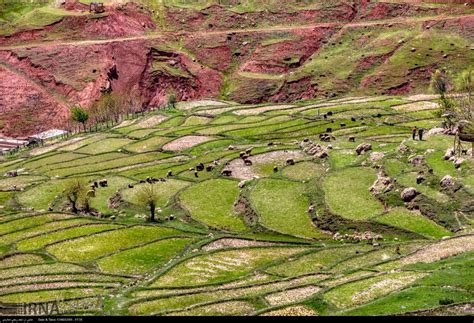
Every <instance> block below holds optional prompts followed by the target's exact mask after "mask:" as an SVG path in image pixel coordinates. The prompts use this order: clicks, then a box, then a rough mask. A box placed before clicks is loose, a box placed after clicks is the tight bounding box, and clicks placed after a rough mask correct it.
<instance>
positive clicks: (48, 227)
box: [2, 218, 92, 244]
mask: <svg viewBox="0 0 474 323" xmlns="http://www.w3.org/2000/svg"><path fill="white" fill-rule="evenodd" d="M89 223H92V220H91V219H81V218H76V219H68V220H64V221H54V222H49V223H45V224H43V225H39V226H35V227H33V228H30V229H25V230H21V231H16V232H13V233H10V234H6V235H4V236H2V242H3V243H5V244H10V243H13V242H16V241H19V240H21V239H26V238H29V237H32V236H36V235H40V234H48V233H49V232H52V231H55V230H60V229H65V228H70V227H74V226H77V225H84V224H89Z"/></svg>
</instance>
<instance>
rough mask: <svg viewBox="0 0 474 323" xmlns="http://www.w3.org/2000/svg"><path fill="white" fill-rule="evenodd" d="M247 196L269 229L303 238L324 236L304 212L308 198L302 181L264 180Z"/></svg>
mask: <svg viewBox="0 0 474 323" xmlns="http://www.w3.org/2000/svg"><path fill="white" fill-rule="evenodd" d="M250 198H251V202H252V205H253V206H254V207H255V210H256V211H257V213H258V214H259V216H260V223H261V224H262V225H264V226H266V227H268V228H269V229H272V230H275V231H277V232H282V233H286V234H290V235H294V236H298V237H305V238H319V237H322V236H323V235H322V234H321V233H320V232H319V230H318V229H317V228H316V227H315V226H314V225H313V224H312V223H311V219H310V217H309V214H308V213H307V210H308V207H309V205H310V201H309V198H308V196H307V195H306V190H305V186H304V185H303V184H301V183H295V182H289V181H282V180H273V179H263V180H261V181H259V182H258V184H257V186H256V187H255V189H254V190H253V191H252V193H251V195H250Z"/></svg>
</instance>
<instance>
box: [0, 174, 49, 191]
mask: <svg viewBox="0 0 474 323" xmlns="http://www.w3.org/2000/svg"><path fill="white" fill-rule="evenodd" d="M44 179H45V177H42V176H28V175H24V176H18V177H13V178H4V179H0V191H10V190H12V191H13V190H14V189H13V186H16V189H22V188H26V187H28V186H29V185H32V184H34V183H38V182H40V181H43V180H44Z"/></svg>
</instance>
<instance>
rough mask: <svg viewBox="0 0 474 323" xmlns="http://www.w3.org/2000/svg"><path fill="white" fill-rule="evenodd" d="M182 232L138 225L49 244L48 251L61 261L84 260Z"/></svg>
mask: <svg viewBox="0 0 474 323" xmlns="http://www.w3.org/2000/svg"><path fill="white" fill-rule="evenodd" d="M180 233H181V232H180V231H177V230H174V229H167V228H160V227H145V226H136V227H132V228H127V229H121V230H115V231H111V232H104V233H99V234H96V235H91V236H88V237H83V238H77V239H74V240H70V241H65V242H61V243H59V244H55V245H52V246H49V247H48V248H47V251H48V252H49V253H51V254H53V255H54V256H56V257H57V258H58V259H59V260H61V261H75V262H82V261H89V260H93V259H97V258H99V257H102V256H105V255H107V254H109V253H112V252H115V251H118V250H121V249H125V248H132V247H135V246H138V245H140V244H143V243H147V242H151V241H153V240H156V239H159V238H164V237H168V236H173V235H179V234H180Z"/></svg>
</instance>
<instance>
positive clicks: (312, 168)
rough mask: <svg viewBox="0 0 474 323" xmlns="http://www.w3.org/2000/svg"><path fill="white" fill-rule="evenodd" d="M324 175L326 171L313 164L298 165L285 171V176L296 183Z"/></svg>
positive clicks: (286, 168) (303, 163)
mask: <svg viewBox="0 0 474 323" xmlns="http://www.w3.org/2000/svg"><path fill="white" fill-rule="evenodd" d="M322 174H324V169H323V168H322V167H321V166H320V165H317V164H315V163H312V162H302V163H297V164H295V165H293V166H288V167H285V168H284V169H283V176H286V177H288V178H289V179H293V180H296V181H308V180H310V179H312V178H315V177H319V176H321V175H322Z"/></svg>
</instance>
